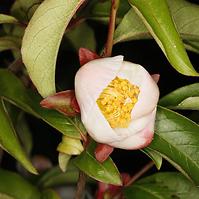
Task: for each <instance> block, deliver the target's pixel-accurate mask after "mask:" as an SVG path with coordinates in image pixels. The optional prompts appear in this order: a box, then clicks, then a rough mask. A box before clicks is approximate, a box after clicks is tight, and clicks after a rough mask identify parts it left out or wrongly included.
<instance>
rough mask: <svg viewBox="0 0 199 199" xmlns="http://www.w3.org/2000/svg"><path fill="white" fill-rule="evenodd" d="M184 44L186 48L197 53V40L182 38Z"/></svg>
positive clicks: (198, 47) (198, 50)
mask: <svg viewBox="0 0 199 199" xmlns="http://www.w3.org/2000/svg"><path fill="white" fill-rule="evenodd" d="M184 45H185V47H186V49H187V50H190V51H192V52H195V53H198V54H199V42H198V41H188V40H184Z"/></svg>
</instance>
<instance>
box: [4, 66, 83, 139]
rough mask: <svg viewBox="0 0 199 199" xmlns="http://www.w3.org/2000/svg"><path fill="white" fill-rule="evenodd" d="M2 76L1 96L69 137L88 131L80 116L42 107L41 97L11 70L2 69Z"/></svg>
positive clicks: (77, 136) (79, 136)
mask: <svg viewBox="0 0 199 199" xmlns="http://www.w3.org/2000/svg"><path fill="white" fill-rule="evenodd" d="M0 77H1V78H0V96H2V97H3V98H4V99H6V100H8V101H9V102H11V103H12V104H14V105H16V106H17V107H19V108H21V109H23V110H24V111H25V112H28V113H30V114H32V115H34V116H35V117H37V118H39V119H42V120H44V121H45V122H46V123H48V124H49V125H51V126H52V127H54V128H55V129H57V130H58V131H60V132H61V133H62V134H64V135H67V136H68V137H72V138H77V139H81V134H84V133H86V132H85V128H84V127H83V125H82V123H81V121H80V118H79V117H73V118H70V117H66V116H64V115H62V114H61V113H58V112H57V111H54V110H47V109H44V108H42V107H40V105H39V103H40V101H41V100H42V99H41V97H40V96H38V95H37V94H36V93H34V92H32V91H30V90H27V89H26V88H25V87H24V86H23V84H22V83H21V82H20V80H19V79H18V78H17V77H15V76H14V75H13V74H12V73H11V72H9V71H7V70H4V69H0Z"/></svg>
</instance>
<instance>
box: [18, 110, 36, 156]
mask: <svg viewBox="0 0 199 199" xmlns="http://www.w3.org/2000/svg"><path fill="white" fill-rule="evenodd" d="M15 129H16V132H17V134H18V136H19V139H20V141H21V143H22V145H23V146H24V149H25V151H26V153H27V154H30V153H31V151H32V147H33V141H32V134H31V131H30V128H29V126H28V123H27V121H26V118H25V114H24V113H23V112H21V113H20V115H19V116H18V118H17V124H16V126H15Z"/></svg>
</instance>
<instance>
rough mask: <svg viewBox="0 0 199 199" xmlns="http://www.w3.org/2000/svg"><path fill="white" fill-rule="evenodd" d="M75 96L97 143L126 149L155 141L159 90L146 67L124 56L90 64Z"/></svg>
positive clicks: (80, 76)
mask: <svg viewBox="0 0 199 199" xmlns="http://www.w3.org/2000/svg"><path fill="white" fill-rule="evenodd" d="M132 93H133V94H132ZM75 94H76V98H77V101H78V104H79V106H80V110H81V119H82V122H83V124H84V125H85V128H86V129H87V131H88V133H89V135H90V136H91V137H92V138H93V139H94V140H95V141H97V142H100V143H104V144H108V145H110V146H113V147H116V148H122V149H140V148H143V147H145V146H147V145H148V144H150V142H151V141H152V139H153V134H154V123H155V115H156V106H157V102H158V98H159V89H158V87H157V84H156V83H155V81H154V80H153V79H152V77H151V76H150V74H149V73H148V72H147V71H146V70H145V69H144V68H143V67H142V66H140V65H137V64H133V63H130V62H126V61H123V56H116V57H111V58H101V59H96V60H93V61H90V62H88V63H87V64H85V65H83V66H82V67H81V68H80V69H79V71H78V72H77V74H76V77H75Z"/></svg>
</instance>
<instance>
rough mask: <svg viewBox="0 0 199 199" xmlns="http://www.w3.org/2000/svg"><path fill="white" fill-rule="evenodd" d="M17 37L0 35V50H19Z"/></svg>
mask: <svg viewBox="0 0 199 199" xmlns="http://www.w3.org/2000/svg"><path fill="white" fill-rule="evenodd" d="M19 41H20V40H19V39H17V38H16V39H15V38H14V37H9V36H5V37H0V52H1V51H4V50H19V49H20V45H19Z"/></svg>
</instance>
